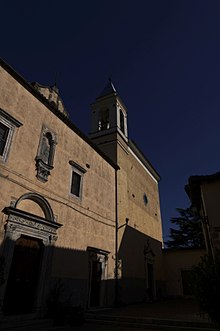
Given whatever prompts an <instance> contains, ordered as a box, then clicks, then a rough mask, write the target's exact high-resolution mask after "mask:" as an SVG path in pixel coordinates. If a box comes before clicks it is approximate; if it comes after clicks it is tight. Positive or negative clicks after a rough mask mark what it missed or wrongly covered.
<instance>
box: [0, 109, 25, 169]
mask: <svg viewBox="0 0 220 331" xmlns="http://www.w3.org/2000/svg"><path fill="white" fill-rule="evenodd" d="M21 125H22V123H20V122H19V121H17V120H16V119H15V118H14V117H12V116H11V115H10V114H8V113H7V112H6V111H4V110H3V109H1V108H0V161H3V162H5V161H6V160H7V157H8V153H9V149H10V145H11V141H12V136H13V132H14V130H15V128H16V127H20V126H21Z"/></svg>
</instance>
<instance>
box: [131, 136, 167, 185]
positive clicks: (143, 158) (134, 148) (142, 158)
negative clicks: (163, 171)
mask: <svg viewBox="0 0 220 331" xmlns="http://www.w3.org/2000/svg"><path fill="white" fill-rule="evenodd" d="M128 146H129V147H130V148H131V150H132V151H133V153H134V154H135V155H136V156H137V157H138V159H139V160H140V161H141V162H142V163H143V164H144V165H145V167H146V168H147V169H148V171H149V172H150V173H151V174H152V176H153V177H154V178H155V179H156V180H157V181H158V182H159V181H160V180H161V176H160V175H159V173H158V172H157V171H156V170H155V168H154V167H153V165H152V164H151V163H150V161H149V160H148V159H147V158H146V156H145V155H144V154H143V153H142V151H141V150H140V148H139V147H138V146H137V144H136V143H135V142H134V141H133V140H131V139H129V141H128Z"/></svg>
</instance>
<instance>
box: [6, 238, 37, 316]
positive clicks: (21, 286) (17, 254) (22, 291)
mask: <svg viewBox="0 0 220 331" xmlns="http://www.w3.org/2000/svg"><path fill="white" fill-rule="evenodd" d="M42 253H43V243H42V240H39V239H36V238H31V237H26V236H21V237H20V238H19V239H18V240H16V242H15V246H14V253H13V258H12V263H11V269H10V273H9V277H8V283H7V288H6V293H5V299H4V313H5V314H6V315H10V314H25V313H31V312H32V309H33V307H34V302H35V298H36V292H37V285H38V280H39V274H40V269H41V258H42Z"/></svg>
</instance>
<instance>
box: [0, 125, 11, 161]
mask: <svg viewBox="0 0 220 331" xmlns="http://www.w3.org/2000/svg"><path fill="white" fill-rule="evenodd" d="M8 134H9V128H8V127H7V126H6V125H4V124H3V123H1V122H0V155H1V156H3V155H4V150H5V145H6V142H7V138H8Z"/></svg>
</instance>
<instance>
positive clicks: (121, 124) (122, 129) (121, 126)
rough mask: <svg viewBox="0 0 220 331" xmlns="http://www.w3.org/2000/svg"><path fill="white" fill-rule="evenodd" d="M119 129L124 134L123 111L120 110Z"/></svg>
mask: <svg viewBox="0 0 220 331" xmlns="http://www.w3.org/2000/svg"><path fill="white" fill-rule="evenodd" d="M120 129H121V131H122V132H123V133H125V120H124V114H123V111H122V110H121V109H120Z"/></svg>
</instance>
